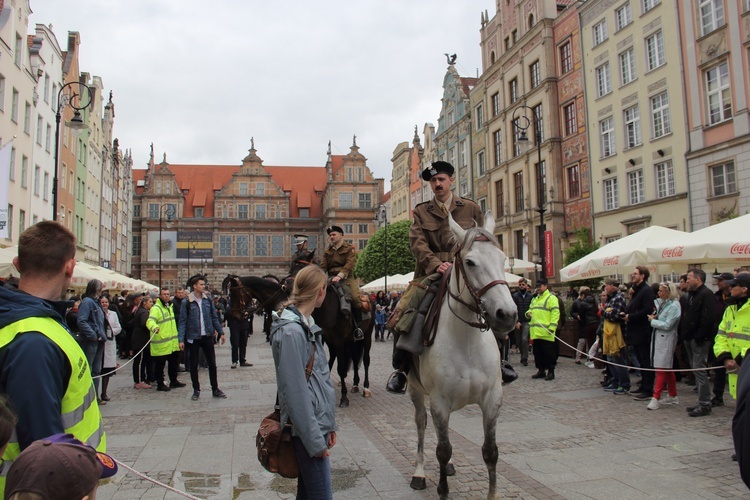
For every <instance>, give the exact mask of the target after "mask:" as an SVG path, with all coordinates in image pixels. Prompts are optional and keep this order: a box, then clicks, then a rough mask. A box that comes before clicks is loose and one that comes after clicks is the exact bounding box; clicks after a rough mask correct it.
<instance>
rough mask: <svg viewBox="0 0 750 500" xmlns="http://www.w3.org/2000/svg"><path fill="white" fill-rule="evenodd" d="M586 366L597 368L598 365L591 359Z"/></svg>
mask: <svg viewBox="0 0 750 500" xmlns="http://www.w3.org/2000/svg"><path fill="white" fill-rule="evenodd" d="M586 368H596V367H595V366H594V362H593V361H589V362H588V363H586Z"/></svg>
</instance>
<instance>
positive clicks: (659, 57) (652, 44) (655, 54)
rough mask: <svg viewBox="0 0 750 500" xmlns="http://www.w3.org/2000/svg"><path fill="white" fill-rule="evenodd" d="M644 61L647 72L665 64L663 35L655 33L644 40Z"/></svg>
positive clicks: (659, 32)
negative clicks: (645, 61) (646, 65)
mask: <svg viewBox="0 0 750 500" xmlns="http://www.w3.org/2000/svg"><path fill="white" fill-rule="evenodd" d="M646 60H647V64H648V70H649V71H651V70H652V69H656V68H658V67H659V66H661V65H662V64H664V63H665V62H666V60H665V57H664V35H663V34H662V32H661V31H657V32H656V33H654V34H653V35H651V36H650V37H648V38H646Z"/></svg>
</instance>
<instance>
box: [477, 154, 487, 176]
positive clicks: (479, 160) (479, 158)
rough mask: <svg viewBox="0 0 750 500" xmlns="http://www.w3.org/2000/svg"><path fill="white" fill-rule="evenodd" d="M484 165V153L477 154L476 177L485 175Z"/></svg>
mask: <svg viewBox="0 0 750 500" xmlns="http://www.w3.org/2000/svg"><path fill="white" fill-rule="evenodd" d="M486 169H487V167H486V165H485V163H484V151H479V152H478V153H477V176H478V177H482V176H483V175H484V174H485V173H486Z"/></svg>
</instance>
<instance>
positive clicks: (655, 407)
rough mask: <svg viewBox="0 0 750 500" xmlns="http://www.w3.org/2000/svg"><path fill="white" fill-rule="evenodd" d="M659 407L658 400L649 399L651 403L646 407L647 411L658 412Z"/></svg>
mask: <svg viewBox="0 0 750 500" xmlns="http://www.w3.org/2000/svg"><path fill="white" fill-rule="evenodd" d="M660 406H661V403H659V400H658V399H656V398H651V402H650V403H649V404H648V406H647V407H646V408H647V409H649V410H658V409H659V407H660Z"/></svg>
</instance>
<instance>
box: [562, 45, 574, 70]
mask: <svg viewBox="0 0 750 500" xmlns="http://www.w3.org/2000/svg"><path fill="white" fill-rule="evenodd" d="M572 69H573V51H572V49H571V47H570V42H565V43H564V44H563V45H562V46H561V47H560V72H561V73H562V74H563V75H564V74H565V73H567V72H568V71H570V70H572Z"/></svg>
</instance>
